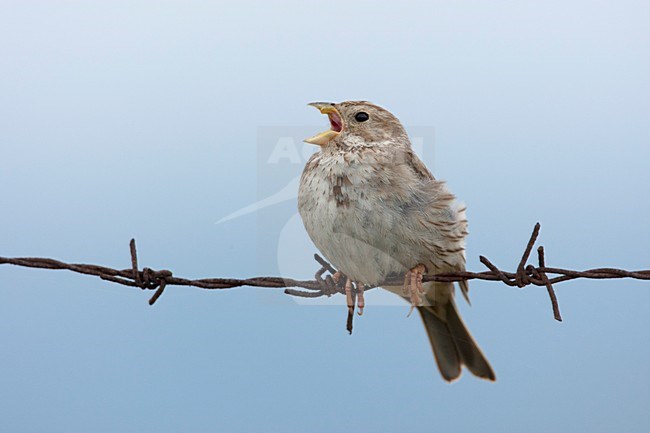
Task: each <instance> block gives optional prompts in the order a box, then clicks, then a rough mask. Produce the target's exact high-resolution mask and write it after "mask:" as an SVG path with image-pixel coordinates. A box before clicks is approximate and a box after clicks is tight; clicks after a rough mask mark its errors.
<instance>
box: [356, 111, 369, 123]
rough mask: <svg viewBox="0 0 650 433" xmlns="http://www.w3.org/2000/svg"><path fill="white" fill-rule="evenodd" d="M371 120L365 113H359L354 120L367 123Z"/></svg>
mask: <svg viewBox="0 0 650 433" xmlns="http://www.w3.org/2000/svg"><path fill="white" fill-rule="evenodd" d="M368 119H370V116H368V113H366V112H365V111H359V112H358V113H357V114H355V115H354V120H356V121H357V122H365V121H366V120H368Z"/></svg>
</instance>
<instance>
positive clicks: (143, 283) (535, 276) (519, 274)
mask: <svg viewBox="0 0 650 433" xmlns="http://www.w3.org/2000/svg"><path fill="white" fill-rule="evenodd" d="M539 230H540V225H539V223H537V224H536V225H535V228H534V229H533V233H532V235H531V237H530V240H529V241H528V243H527V245H526V248H525V250H524V254H523V255H522V258H521V260H520V262H519V264H518V266H517V271H516V272H514V273H512V272H506V271H502V270H501V269H499V268H498V267H497V266H496V265H494V264H493V263H492V262H490V261H489V260H488V259H487V258H485V257H483V256H481V257H480V261H481V263H483V264H484V265H485V266H486V267H487V268H488V270H487V271H484V272H467V271H463V272H448V273H444V274H436V275H425V276H424V278H423V280H422V281H424V282H426V281H441V282H453V281H462V280H484V281H500V282H502V283H504V284H506V285H508V286H511V287H520V288H523V287H526V286H530V285H533V286H539V287H545V288H546V290H547V292H548V295H549V298H550V300H551V306H552V308H553V316H554V317H555V319H556V320H558V321H561V320H562V317H561V316H560V309H559V306H558V301H557V296H556V295H555V291H554V289H553V285H554V284H557V283H561V282H564V281H569V280H574V279H577V278H590V279H608V278H632V279H637V280H650V270H641V271H626V270H623V269H613V268H598V269H589V270H586V271H574V270H569V269H561V268H550V267H546V263H545V257H544V247H541V246H540V247H539V248H538V249H537V254H538V266H533V265H527V266H526V262H527V261H528V259H529V257H530V253H531V251H532V249H533V246H534V244H535V242H536V241H537V236H538V235H539ZM129 247H130V253H131V267H130V268H128V269H122V270H119V269H112V268H108V267H105V266H98V265H92V264H77V263H64V262H61V261H59V260H54V259H48V258H41V257H16V258H10V257H0V265H2V264H8V265H14V266H22V267H27V268H39V269H59V270H68V271H72V272H76V273H79V274H84V275H91V276H95V277H99V278H101V279H102V280H106V281H110V282H113V283H117V284H121V285H123V286H129V287H139V288H141V289H143V290H154V294H153V296H152V297H151V299H150V300H149V304H151V305H153V304H154V303H155V302H156V301H157V300H158V298H159V297H160V296H161V295H162V294H163V291H164V290H165V288H166V287H167V286H190V287H198V288H201V289H208V290H212V289H231V288H235V287H242V286H250V287H264V288H273V289H277V288H284V289H285V291H284V292H285V293H286V294H288V295H292V296H299V297H303V298H317V297H320V296H332V295H333V294H336V293H341V294H344V295H345V287H344V286H345V285H344V284H343V282H344V281H345V278H338V277H334V278H333V276H334V275H335V274H337V272H336V269H334V267H332V265H330V264H329V263H328V262H327V261H326V260H324V259H323V258H322V257H320V256H319V255H318V254H316V255H315V260H316V261H317V262H318V263H319V264H320V266H321V268H320V269H319V271H318V272H317V273H316V275H315V279H314V280H294V279H291V278H281V277H255V278H247V279H236V278H204V279H198V280H193V279H187V278H180V277H175V276H174V275H173V274H172V272H171V271H168V270H160V271H156V270H153V269H150V268H143V269H142V270H140V269H139V267H138V257H137V251H136V247H135V240H134V239H132V240H131V242H130V244H129ZM325 273H329V274H328V275H326V276H325V278H323V275H324V274H325ZM548 274H553V275H555V276H554V277H553V278H549V277H548ZM402 282H403V276H400V275H394V276H392V277H390V278H389V279H387V280H386V281H384V282H383V283H382V284H379V286H384V285H393V286H395V285H401V284H402ZM375 287H378V286H366V287H365V288H364V289H365V290H370V289H373V288H375ZM296 288H300V289H302V290H298V289H296ZM353 290H354V291H355V293H354V294H355V295H356V294H357V291H358V290H359V288H355V289H353Z"/></svg>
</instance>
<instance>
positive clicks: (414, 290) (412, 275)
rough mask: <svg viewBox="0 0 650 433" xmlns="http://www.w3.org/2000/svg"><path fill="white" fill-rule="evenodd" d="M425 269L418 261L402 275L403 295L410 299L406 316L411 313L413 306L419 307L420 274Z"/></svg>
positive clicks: (420, 296)
mask: <svg viewBox="0 0 650 433" xmlns="http://www.w3.org/2000/svg"><path fill="white" fill-rule="evenodd" d="M426 271H427V268H426V266H424V265H423V264H421V263H420V264H419V265H417V266H415V267H414V268H411V269H410V270H409V271H408V272H407V273H406V275H404V287H403V290H404V296H408V297H409V298H410V300H411V309H410V310H409V312H408V314H407V315H406V317H409V316H410V315H411V313H412V312H413V310H414V309H415V307H420V306H421V305H422V303H423V297H424V287H422V275H424V273H425V272H426Z"/></svg>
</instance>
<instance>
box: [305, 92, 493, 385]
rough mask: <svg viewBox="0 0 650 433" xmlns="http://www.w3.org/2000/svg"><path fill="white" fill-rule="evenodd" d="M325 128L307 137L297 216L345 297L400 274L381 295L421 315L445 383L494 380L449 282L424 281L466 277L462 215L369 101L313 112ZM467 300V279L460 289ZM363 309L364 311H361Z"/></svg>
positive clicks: (394, 123)
mask: <svg viewBox="0 0 650 433" xmlns="http://www.w3.org/2000/svg"><path fill="white" fill-rule="evenodd" d="M309 105H311V106H313V107H315V108H317V109H318V110H319V111H320V112H321V113H323V114H326V115H327V116H328V118H329V122H330V129H329V130H327V131H325V132H322V133H320V134H317V135H315V136H313V137H311V138H308V139H306V140H305V141H306V142H307V143H311V144H315V145H318V146H320V151H319V152H316V153H315V154H314V155H312V157H311V158H310V159H309V161H308V162H307V164H306V166H305V169H304V171H303V173H302V176H301V179H300V188H299V192H298V209H299V211H300V216H301V217H302V220H303V223H304V226H305V229H306V230H307V233H308V234H309V236H310V238H311V240H312V241H313V242H314V244H315V245H316V247H317V248H318V249H319V250H320V251H321V252H322V253H323V255H324V256H325V257H326V258H327V260H329V261H330V262H331V263H332V264H333V265H334V266H335V267H336V268H337V269H338V270H339V271H340V272H341V273H342V274H343V275H344V277H345V278H347V280H346V288H347V289H348V292H349V291H350V287H351V285H352V284H353V283H355V284H356V285H357V287H359V288H363V286H364V285H377V284H379V283H381V282H383V281H385V280H386V277H388V276H389V275H396V274H399V275H405V277H404V285H403V286H388V287H384V288H385V289H387V290H390V291H391V292H394V293H396V294H398V295H400V296H402V297H403V298H404V299H406V300H407V301H408V302H410V303H411V308H412V309H413V308H415V309H417V311H418V312H419V314H420V316H421V317H422V321H423V323H424V326H425V328H426V331H427V334H428V336H429V340H430V342H431V347H432V348H433V354H434V356H435V359H436V361H437V364H438V368H439V370H440V373H441V375H442V377H443V378H444V379H445V380H447V381H453V380H455V379H457V378H458V377H459V376H460V374H461V367H462V366H463V365H465V366H466V367H467V368H468V369H469V371H471V372H472V373H473V374H474V375H476V376H478V377H481V378H484V379H488V380H495V376H494V372H493V370H492V367H491V366H490V364H489V362H488V361H487V359H486V358H485V356H484V355H483V353H482V352H481V350H480V349H479V347H478V345H477V344H476V342H475V341H474V339H473V338H472V336H471V335H470V333H469V331H468V330H467V327H466V326H465V324H464V323H463V321H462V319H461V318H460V316H459V314H458V309H457V307H456V304H455V302H454V284H453V283H440V282H425V283H423V282H422V276H423V275H424V274H426V273H444V272H455V271H464V270H465V237H466V235H467V219H466V217H465V208H464V207H462V206H461V205H459V204H458V203H457V202H456V199H455V197H454V196H453V195H452V194H451V193H450V192H449V191H448V189H447V187H446V185H445V183H444V182H441V181H438V180H436V179H435V178H434V177H433V175H432V174H431V172H430V171H429V170H428V169H427V167H426V166H425V165H424V163H423V162H422V161H421V160H420V159H419V158H418V156H417V155H416V154H415V153H414V152H413V150H412V148H411V142H410V140H409V137H408V135H407V133H406V131H405V130H404V127H403V126H402V124H401V123H400V121H399V120H398V119H397V118H396V117H395V116H394V115H393V114H391V113H390V112H388V111H387V110H385V109H383V108H381V107H379V106H377V105H374V104H372V103H370V102H367V101H346V102H341V103H329V102H314V103H311V104H309ZM459 286H460V289H461V292H462V294H463V295H464V296H465V298H466V299H467V300H468V302H469V298H468V289H469V286H468V284H467V281H461V282H460V283H459ZM360 307H361V305H360Z"/></svg>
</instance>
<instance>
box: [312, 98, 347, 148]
mask: <svg viewBox="0 0 650 433" xmlns="http://www.w3.org/2000/svg"><path fill="white" fill-rule="evenodd" d="M308 105H311V106H312V107H314V108H316V109H318V111H320V112H321V113H323V114H327V117H328V118H329V120H330V129H328V130H327V131H324V132H321V133H320V134H316V135H314V136H313V137H310V138H307V139H305V143H310V144H317V145H319V146H326V145H327V143H329V142H330V141H331V140H333V139H334V138H335V137H336V136H337V135H339V134H340V133H341V131H342V130H343V120H342V119H341V115H340V114H339V112H338V110H337V109H336V108H334V104H332V103H331V102H312V103H311V104H308Z"/></svg>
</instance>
